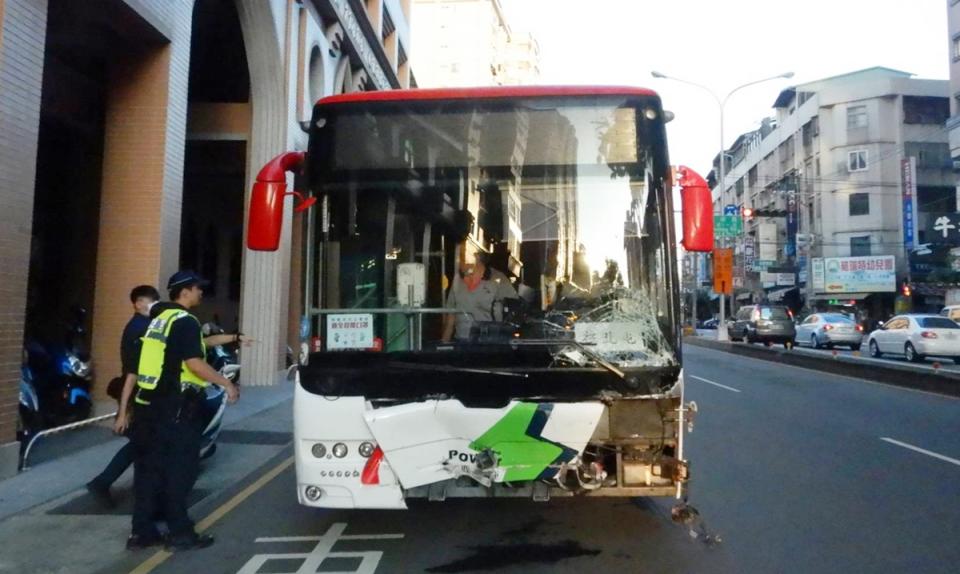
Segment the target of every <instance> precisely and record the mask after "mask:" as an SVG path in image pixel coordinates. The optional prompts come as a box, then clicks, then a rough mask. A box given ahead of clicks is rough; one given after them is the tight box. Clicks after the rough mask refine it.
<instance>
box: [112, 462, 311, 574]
mask: <svg viewBox="0 0 960 574" xmlns="http://www.w3.org/2000/svg"><path fill="white" fill-rule="evenodd" d="M291 464H293V457H292V456H291V457H290V458H288V459H286V460H285V461H283V462H281V463H280V464H279V465H277V466H276V467H274V468H273V469H271V470H270V472H268V473H266V474H264V475H263V476H261V477H260V478H258V479H257V480H256V481H255V482H254V483H253V484H251V485H250V486H248V487H246V488H244V489H243V490H241V491H240V492H238V493H237V494H235V495H234V496H233V498H231V499H230V500H228V501H226V502H224V503H223V504H222V505H221V506H220V507H219V508H217V509H216V510H214V511H213V512H211V513H210V514H209V515H208V516H207V517H206V518H204V519H203V520H201V521H200V522H198V523H197V532H203V531H204V530H206V529H208V528H210V527H211V526H213V525H214V524H215V523H216V522H217V521H218V520H220V519H221V518H223V517H224V516H226V515H227V513H229V512H230V511H231V510H233V509H234V508H236V507H237V506H239V505H240V504H241V503H242V502H243V501H244V500H246V499H248V498H250V496H251V495H252V494H253V493H255V492H256V491H258V490H260V489H261V488H263V487H264V486H266V484H267V483H268V482H270V481H271V480H273V479H274V478H276V477H277V475H278V474H280V473H281V472H283V471H284V470H286V469H287V468H289V467H290V465H291ZM172 555H173V553H172V552H167V551H166V550H160V551H159V552H157V553H156V554H154V555H153V556H151V557H150V558H148V559H147V561H146V562H144V563H142V564H140V565H139V566H137V567H136V568H134V569H133V570H131V571H130V574H147V573H148V572H152V571H153V569H154V568H156V567H157V566H159V565H161V564H163V563H164V561H166V560H167V558H170V557H171V556H172Z"/></svg>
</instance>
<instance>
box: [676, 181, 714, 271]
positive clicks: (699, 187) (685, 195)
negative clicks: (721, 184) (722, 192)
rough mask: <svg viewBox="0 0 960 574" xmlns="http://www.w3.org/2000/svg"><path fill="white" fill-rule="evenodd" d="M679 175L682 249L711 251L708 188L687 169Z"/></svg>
mask: <svg viewBox="0 0 960 574" xmlns="http://www.w3.org/2000/svg"><path fill="white" fill-rule="evenodd" d="M677 172H678V173H679V174H680V181H679V183H680V201H681V203H682V204H683V241H682V244H683V248H684V249H686V250H687V251H695V252H709V251H712V250H713V199H712V197H711V194H710V186H709V185H707V182H706V180H704V179H703V178H702V177H700V174H698V173H697V172H695V171H693V170H692V169H690V168H689V167H686V166H680V167H679V168H677Z"/></svg>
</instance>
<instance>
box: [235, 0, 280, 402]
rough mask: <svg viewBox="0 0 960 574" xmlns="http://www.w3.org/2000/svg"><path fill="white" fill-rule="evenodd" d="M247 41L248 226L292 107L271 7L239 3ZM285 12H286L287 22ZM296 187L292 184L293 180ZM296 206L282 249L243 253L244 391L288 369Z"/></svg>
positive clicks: (252, 0) (254, 1)
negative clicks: (259, 181)
mask: <svg viewBox="0 0 960 574" xmlns="http://www.w3.org/2000/svg"><path fill="white" fill-rule="evenodd" d="M236 1H237V13H238V15H239V17H240V26H241V28H242V29H243V41H244V46H245V48H246V52H247V62H248V65H249V66H250V99H251V106H252V108H253V118H252V122H251V136H250V140H249V142H250V143H249V147H248V163H247V185H246V193H245V195H244V225H246V217H247V214H246V210H247V209H248V208H249V204H250V202H249V199H250V189H251V187H252V185H253V181H254V180H255V178H256V176H257V172H259V171H260V168H261V167H262V166H263V164H265V163H266V162H268V161H269V160H270V159H272V158H273V157H274V156H276V155H277V154H279V153H282V152H284V151H287V149H286V148H287V144H288V142H287V122H288V120H289V118H288V115H289V113H290V106H288V105H287V92H288V90H287V89H286V84H285V82H289V78H288V77H285V75H284V72H285V68H284V58H283V44H282V42H281V38H280V37H279V36H278V32H277V31H278V30H284V29H285V26H284V25H283V23H282V22H281V23H280V24H279V25H276V24H275V22H274V14H273V11H272V10H271V7H270V3H269V2H263V1H262V0H236ZM286 13H287V12H286V11H285V10H284V11H283V14H284V17H286ZM288 183H289V184H290V185H291V186H292V185H293V178H292V177H288ZM292 211H293V206H292V201H291V200H289V199H288V200H287V203H286V208H285V210H284V223H283V234H282V237H281V239H280V249H279V250H277V251H275V252H257V251H250V250H247V249H244V255H243V278H242V291H241V296H240V328H241V330H242V331H243V332H244V333H247V334H249V335H251V336H252V337H254V338H256V339H257V341H258V343H257V344H256V345H253V346H251V347H245V348H244V349H243V350H242V351H241V368H242V373H243V374H242V375H241V376H242V379H243V383H244V384H245V385H271V384H274V383H275V382H276V380H277V374H278V372H279V371H280V369H282V368H283V358H284V355H285V353H286V340H287V330H286V328H287V325H286V323H287V312H288V305H289V281H290V232H291V222H292Z"/></svg>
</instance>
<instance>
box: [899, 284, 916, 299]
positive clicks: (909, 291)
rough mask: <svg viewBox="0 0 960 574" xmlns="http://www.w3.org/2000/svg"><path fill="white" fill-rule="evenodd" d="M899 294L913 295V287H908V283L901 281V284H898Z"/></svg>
mask: <svg viewBox="0 0 960 574" xmlns="http://www.w3.org/2000/svg"><path fill="white" fill-rule="evenodd" d="M900 294H901V295H903V296H904V297H909V296H911V295H913V289H911V288H910V284H909V283H907V282H906V281H904V282H903V285H901V286H900Z"/></svg>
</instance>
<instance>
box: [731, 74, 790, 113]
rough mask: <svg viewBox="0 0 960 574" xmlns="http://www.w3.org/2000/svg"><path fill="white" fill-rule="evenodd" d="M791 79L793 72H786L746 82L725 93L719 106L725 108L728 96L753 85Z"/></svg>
mask: <svg viewBox="0 0 960 574" xmlns="http://www.w3.org/2000/svg"><path fill="white" fill-rule="evenodd" d="M792 77H793V72H787V73H785V74H778V75H776V76H770V77H769V78H763V79H762V80H754V81H752V82H747V83H746V84H743V85H742V86H737V87H736V88H734V89H732V90H730V91H729V92H728V93H727V95H726V96H724V98H723V100H720V105H721V106H726V105H727V100H729V99H730V96H732V95H733V94H735V93H737V92H739V91H740V90H742V89H744V88H749V87H750V86H755V85H757V84H762V83H764V82H769V81H770V80H779V79H790V78H792ZM714 97H716V96H714Z"/></svg>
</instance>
